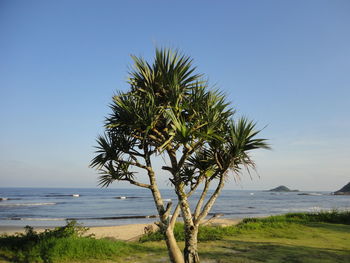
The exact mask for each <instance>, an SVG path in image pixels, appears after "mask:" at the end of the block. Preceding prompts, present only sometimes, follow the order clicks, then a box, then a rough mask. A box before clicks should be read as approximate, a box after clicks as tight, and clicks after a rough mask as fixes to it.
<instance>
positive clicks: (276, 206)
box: [0, 188, 350, 226]
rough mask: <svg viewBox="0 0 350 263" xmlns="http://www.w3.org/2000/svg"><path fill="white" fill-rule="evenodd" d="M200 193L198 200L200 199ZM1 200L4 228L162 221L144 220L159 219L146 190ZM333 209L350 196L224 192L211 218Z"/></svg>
mask: <svg viewBox="0 0 350 263" xmlns="http://www.w3.org/2000/svg"><path fill="white" fill-rule="evenodd" d="M301 193H305V194H306V195H300V194H301ZM199 194H200V193H198V194H197V195H196V194H195V195H193V197H194V198H195V199H196V198H198V195H199ZM162 195H163V198H164V201H165V202H167V201H170V199H174V201H175V200H176V199H175V198H174V194H173V192H172V190H162ZM0 200H1V201H0V226H25V225H31V226H59V225H64V224H65V220H66V219H76V220H78V221H79V222H81V223H83V224H84V225H86V226H109V225H122V224H130V223H146V222H154V221H156V220H157V219H156V218H138V217H144V216H152V215H156V214H157V212H156V209H155V206H154V203H153V200H152V197H151V194H150V192H149V191H148V190H146V189H99V188H94V189H72V188H71V189H68V188H56V189H55V188H0ZM331 209H340V210H343V209H346V210H350V196H335V195H331V193H330V192H290V193H274V192H265V191H237V190H224V191H223V192H222V194H221V196H220V197H219V198H218V200H217V201H216V204H215V205H214V207H213V209H212V211H211V214H214V213H221V214H224V216H223V217H225V218H244V217H257V216H265V215H272V214H281V213H287V212H298V211H300V212H301V211H320V210H331Z"/></svg>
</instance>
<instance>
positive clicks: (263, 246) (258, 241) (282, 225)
mask: <svg viewBox="0 0 350 263" xmlns="http://www.w3.org/2000/svg"><path fill="white" fill-rule="evenodd" d="M181 229H182V226H181V225H180V224H179V225H177V227H176V236H177V238H178V240H182V239H183V233H182V231H181ZM83 231H84V229H82V228H80V227H77V226H76V225H75V224H74V223H70V225H69V224H68V225H67V226H66V227H65V228H58V229H56V230H54V231H47V232H46V233H43V234H37V233H35V232H33V231H32V230H31V229H30V228H28V231H27V234H26V235H19V236H9V237H6V236H2V237H0V261H1V260H2V262H168V257H167V251H166V247H165V245H164V243H163V242H162V241H160V239H161V235H160V234H159V233H154V234H150V235H147V236H144V237H143V238H142V239H141V241H142V242H132V243H131V242H129V243H127V242H121V241H115V240H108V239H94V238H89V237H81V235H80V234H81V233H82V232H83ZM200 231H201V232H200V234H199V237H200V240H201V241H200V243H199V251H200V257H201V260H202V262H207V263H214V262H220V263H225V262H276V263H277V262H315V263H316V262H317V263H318V262H330V263H334V262H339V263H344V262H350V212H336V211H334V212H327V213H326V212H323V213H313V214H305V213H299V214H287V215H282V216H273V217H268V218H263V219H246V220H244V221H243V222H242V223H240V224H239V225H237V226H230V227H203V228H202V229H201V230H200ZM180 245H182V246H183V243H181V242H180Z"/></svg>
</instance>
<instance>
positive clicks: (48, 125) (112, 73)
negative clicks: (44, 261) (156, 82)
mask: <svg viewBox="0 0 350 263" xmlns="http://www.w3.org/2000/svg"><path fill="white" fill-rule="evenodd" d="M349 14H350V1H348V0H344V1H340V0H334V1H330V0H329V1H323V0H314V1H312V0H308V1H304V0H296V1H295V0H293V1H292V0H290V1H279V0H278V1H259V0H257V1H216V2H215V1H204V0H201V1H199V0H198V1H134V0H129V1H108V0H104V1H97V0H95V1H89V0H74V1H71V0H61V1H48V0H42V1H37V0H31V1H24V0H22V1H18V0H2V1H0V92H1V93H0V186H4V187H5V186H25V187H31V186H34V187H95V186H96V182H97V173H96V171H94V170H92V169H90V168H88V165H89V162H90V160H91V158H92V157H93V151H94V149H93V145H95V138H96V136H97V135H98V134H99V133H100V132H101V131H102V125H103V120H104V117H105V116H106V115H107V114H108V113H109V108H108V106H107V105H108V103H110V102H111V96H112V95H113V94H114V92H115V91H117V90H126V89H127V88H128V85H127V84H126V82H125V80H126V78H127V70H128V66H129V65H130V63H131V59H130V54H135V55H142V56H144V57H145V58H147V59H150V58H152V56H153V53H154V48H155V47H156V46H167V47H173V48H179V49H180V50H182V51H183V52H184V53H186V54H188V55H190V56H192V57H193V58H194V61H195V64H196V65H197V66H198V71H199V72H202V73H205V74H207V75H208V76H209V79H210V82H211V83H212V84H213V85H214V84H215V85H216V86H217V87H219V88H221V89H222V90H224V91H225V93H226V94H227V95H228V97H229V100H230V101H231V102H232V105H233V106H234V107H235V108H236V109H237V110H238V114H239V115H245V116H248V117H249V118H251V119H254V120H256V121H257V122H258V126H259V127H260V128H263V127H264V126H265V125H267V127H266V128H265V129H264V131H263V133H262V135H263V136H265V137H266V138H269V139H270V143H271V145H272V147H273V150H272V151H261V152H258V153H256V154H255V155H254V156H255V159H256V161H257V164H258V172H259V175H260V178H258V177H257V176H255V175H253V180H251V179H250V178H249V176H244V177H243V178H242V180H241V181H240V182H239V183H238V184H236V183H235V182H234V181H233V180H231V182H230V183H229V184H228V188H229V189H266V188H271V187H275V186H277V185H280V184H284V185H287V186H289V187H291V188H298V189H302V190H308V189H310V190H330V191H333V190H337V189H339V188H340V187H341V186H343V185H345V184H346V183H348V182H349V181H350V136H349V135H350V15H349ZM164 181H165V180H164V179H161V182H162V184H161V185H162V186H164V185H166V184H165V182H164ZM117 186H118V185H116V187H117ZM121 186H122V187H126V186H127V185H121Z"/></svg>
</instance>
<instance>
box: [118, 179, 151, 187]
mask: <svg viewBox="0 0 350 263" xmlns="http://www.w3.org/2000/svg"><path fill="white" fill-rule="evenodd" d="M123 181H128V182H129V183H130V184H133V185H136V186H139V187H143V188H148V189H150V188H151V185H149V184H143V183H140V182H137V181H135V180H132V179H128V178H125V179H123Z"/></svg>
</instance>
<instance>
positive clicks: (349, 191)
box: [334, 183, 350, 195]
mask: <svg viewBox="0 0 350 263" xmlns="http://www.w3.org/2000/svg"><path fill="white" fill-rule="evenodd" d="M334 194H335V195H350V183H348V184H347V185H345V186H344V187H343V188H342V189H340V190H338V191H336V192H334Z"/></svg>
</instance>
